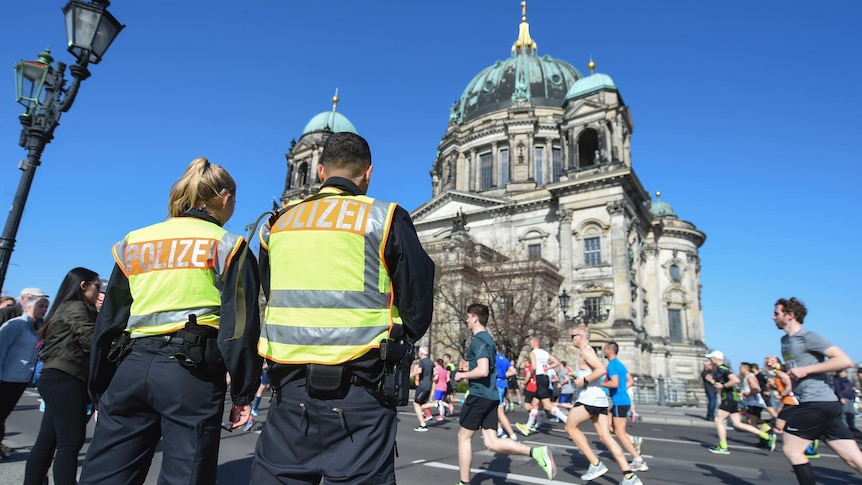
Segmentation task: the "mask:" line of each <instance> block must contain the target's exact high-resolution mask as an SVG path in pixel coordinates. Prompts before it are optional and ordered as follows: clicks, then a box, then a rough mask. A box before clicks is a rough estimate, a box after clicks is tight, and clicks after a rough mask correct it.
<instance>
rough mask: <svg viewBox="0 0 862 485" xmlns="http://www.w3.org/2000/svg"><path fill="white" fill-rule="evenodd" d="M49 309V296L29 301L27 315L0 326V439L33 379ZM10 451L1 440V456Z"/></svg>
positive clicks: (26, 309)
mask: <svg viewBox="0 0 862 485" xmlns="http://www.w3.org/2000/svg"><path fill="white" fill-rule="evenodd" d="M12 301H14V300H12ZM47 311H48V299H47V298H33V299H29V300H26V301H25V302H24V314H23V315H22V316H20V317H17V318H13V319H11V320H9V321H8V322H6V323H4V324H3V326H2V327H0V442H2V441H3V437H4V436H5V434H6V418H8V417H9V414H11V413H12V410H13V409H15V405H16V404H17V403H18V400H19V399H21V395H22V394H24V389H26V388H27V384H28V383H30V380H31V379H32V378H33V370H34V369H35V367H36V357H37V354H38V352H39V350H38V345H39V336H38V335H37V333H36V332H37V331H38V330H39V327H41V326H42V321H43V319H44V318H45V312H47ZM11 451H12V448H10V447H8V446H6V445H4V444H2V443H0V457H5V455H6V454H7V453H9V452H11Z"/></svg>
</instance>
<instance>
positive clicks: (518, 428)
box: [515, 423, 530, 436]
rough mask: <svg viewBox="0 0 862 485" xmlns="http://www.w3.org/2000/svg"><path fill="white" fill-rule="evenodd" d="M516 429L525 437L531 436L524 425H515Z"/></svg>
mask: <svg viewBox="0 0 862 485" xmlns="http://www.w3.org/2000/svg"><path fill="white" fill-rule="evenodd" d="M515 429H517V430H518V431H520V432H521V434H522V435H524V436H530V430H529V428H527V425H526V424H523V423H515Z"/></svg>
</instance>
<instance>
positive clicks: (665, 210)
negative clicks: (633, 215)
mask: <svg viewBox="0 0 862 485" xmlns="http://www.w3.org/2000/svg"><path fill="white" fill-rule="evenodd" d="M649 212H650V214H652V215H653V217H673V218H676V212H674V211H673V207H671V206H670V204H668V203H667V202H662V201H660V200H657V201H655V202H653V203H652V205H650V208H649Z"/></svg>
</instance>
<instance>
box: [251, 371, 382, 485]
mask: <svg viewBox="0 0 862 485" xmlns="http://www.w3.org/2000/svg"><path fill="white" fill-rule="evenodd" d="M395 414H396V410H395V408H394V407H393V408H387V407H384V406H383V405H382V404H380V402H378V401H377V399H376V398H375V397H374V396H372V395H371V393H370V392H369V390H368V389H367V388H365V387H362V386H356V385H351V386H350V389H349V390H348V394H347V396H345V397H344V398H343V399H312V398H310V397H309V396H308V394H307V393H306V392H305V379H304V378H303V379H298V380H295V381H292V382H289V383H287V384H284V385H283V386H282V387H281V388H280V389H279V392H278V394H277V396H276V399H275V405H274V406H272V407H270V409H269V411H268V413H267V417H266V427H265V428H264V429H263V432H262V433H261V435H260V439H258V441H257V446H256V449H255V459H254V465H253V467H252V479H251V483H252V484H254V485H276V484H278V485H306V484H307V485H318V484H319V483H323V484H325V485H335V484H338V485H360V484H361V485H394V484H395V431H396V427H395V426H396V424H395ZM321 478H322V479H323V482H321Z"/></svg>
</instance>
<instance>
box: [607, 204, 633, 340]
mask: <svg viewBox="0 0 862 485" xmlns="http://www.w3.org/2000/svg"><path fill="white" fill-rule="evenodd" d="M607 209H608V213H609V214H610V215H611V265H612V267H613V272H614V309H613V310H614V326H629V325H631V324H632V320H631V318H632V295H631V286H630V285H629V251H628V234H627V233H626V228H627V227H628V224H627V218H628V214H627V212H628V211H627V208H626V203H625V201H623V200H615V201H613V202H608V205H607Z"/></svg>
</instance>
